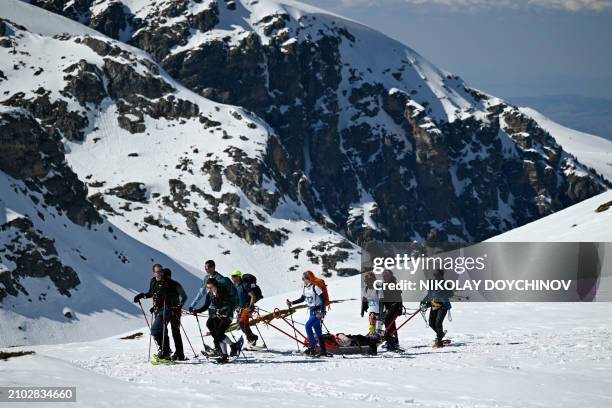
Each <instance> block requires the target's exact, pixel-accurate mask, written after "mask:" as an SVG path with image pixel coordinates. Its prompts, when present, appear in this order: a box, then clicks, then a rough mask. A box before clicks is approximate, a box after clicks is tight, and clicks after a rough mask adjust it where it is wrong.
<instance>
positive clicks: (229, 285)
mask: <svg viewBox="0 0 612 408" xmlns="http://www.w3.org/2000/svg"><path fill="white" fill-rule="evenodd" d="M217 284H218V285H220V286H223V287H224V288H225V289H226V290H227V292H228V293H229V295H230V298H231V299H232V306H231V307H232V313H233V311H234V310H236V308H237V307H238V303H239V302H238V291H237V290H236V287H235V286H234V283H233V282H232V281H231V280H230V278H228V277H227V276H223V275H221V274H219V276H217Z"/></svg>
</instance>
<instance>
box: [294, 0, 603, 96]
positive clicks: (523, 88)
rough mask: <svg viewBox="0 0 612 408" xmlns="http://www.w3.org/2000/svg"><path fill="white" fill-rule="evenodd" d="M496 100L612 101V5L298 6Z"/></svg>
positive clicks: (422, 2)
mask: <svg viewBox="0 0 612 408" xmlns="http://www.w3.org/2000/svg"><path fill="white" fill-rule="evenodd" d="M302 1H304V2H306V3H309V4H313V5H315V6H318V7H321V8H323V9H327V10H330V11H333V12H336V13H338V14H341V15H344V16H346V17H349V18H352V19H355V20H358V21H360V22H363V23H365V24H367V25H369V26H371V27H374V28H376V29H378V30H380V31H383V32H384V33H385V34H388V35H390V36H391V37H393V38H396V39H398V40H400V41H402V42H403V43H405V44H407V45H409V46H410V47H412V48H414V49H415V50H416V51H418V52H419V53H421V54H422V55H423V56H425V57H426V58H428V59H429V60H431V61H432V62H434V63H435V64H436V65H438V66H440V67H442V68H445V69H447V70H449V71H451V72H453V73H455V74H458V75H460V76H461V77H462V78H464V79H465V80H466V81H467V82H468V83H470V84H471V85H473V86H475V87H477V88H480V89H482V90H484V91H487V92H489V93H492V94H494V95H497V96H500V97H504V98H511V97H514V96H542V95H556V94H575V95H583V96H593V97H603V98H607V99H612V0H517V1H510V0H498V1H485V0H302Z"/></svg>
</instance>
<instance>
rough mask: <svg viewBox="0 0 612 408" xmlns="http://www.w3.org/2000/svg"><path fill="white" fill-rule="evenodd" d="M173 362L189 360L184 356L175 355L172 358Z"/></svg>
mask: <svg viewBox="0 0 612 408" xmlns="http://www.w3.org/2000/svg"><path fill="white" fill-rule="evenodd" d="M170 359H171V360H172V361H185V360H187V359H186V358H185V356H184V355H183V354H177V353H174V354H173V355H172V357H171V358H170Z"/></svg>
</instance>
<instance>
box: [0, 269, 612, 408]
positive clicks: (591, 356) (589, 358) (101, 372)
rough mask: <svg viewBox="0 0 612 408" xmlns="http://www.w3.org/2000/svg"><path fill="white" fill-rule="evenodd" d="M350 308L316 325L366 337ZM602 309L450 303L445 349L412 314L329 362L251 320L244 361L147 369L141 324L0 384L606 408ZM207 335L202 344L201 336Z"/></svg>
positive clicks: (352, 286)
mask: <svg viewBox="0 0 612 408" xmlns="http://www.w3.org/2000/svg"><path fill="white" fill-rule="evenodd" d="M298 292H299V289H298V287H297V286H296V287H294V288H293V291H292V292H289V293H287V294H284V295H279V296H275V297H270V298H265V299H264V300H263V301H262V305H261V307H263V308H265V309H266V310H272V309H273V308H274V307H278V306H282V304H283V303H284V299H285V298H286V297H291V298H293V297H297V295H298ZM359 293H360V291H359V280H358V279H355V278H348V279H342V280H337V281H336V282H333V283H331V284H330V295H331V296H332V297H333V298H334V299H350V298H355V297H357V296H358V295H359ZM407 306H411V305H407ZM359 310H360V304H359V301H356V300H353V301H349V302H345V303H339V304H335V305H333V307H332V310H331V311H330V312H329V314H328V316H327V317H326V325H327V327H328V328H329V330H330V331H332V332H334V333H338V332H343V333H349V334H359V333H364V332H366V331H367V318H366V317H364V318H360V317H359ZM611 311H612V307H611V305H610V304H609V303H589V304H575V303H572V304H570V303H547V304H542V303H540V304H533V303H489V304H486V305H484V304H480V303H455V304H454V307H453V309H452V317H453V318H452V322H446V325H445V327H446V328H447V329H448V336H449V337H450V338H451V339H452V343H451V346H449V347H447V348H444V349H441V350H433V349H432V348H431V339H432V337H433V332H432V331H431V329H429V328H427V327H425V324H424V322H423V320H422V319H421V318H420V317H417V318H415V319H413V320H412V321H411V322H410V323H408V324H407V325H406V326H404V328H402V330H401V331H400V332H399V338H400V344H401V346H402V347H404V348H405V349H406V352H405V353H404V354H379V355H378V356H376V357H366V356H362V355H351V356H347V357H346V358H341V357H334V358H331V359H311V358H307V357H303V356H300V355H293V354H292V353H291V352H292V351H294V350H295V347H296V345H295V342H294V341H293V340H290V339H289V338H287V337H285V336H284V335H282V334H280V333H278V332H276V331H275V330H273V329H272V328H269V327H268V328H266V327H265V326H263V325H260V330H261V332H262V334H263V336H264V337H265V339H266V342H267V344H268V346H269V347H270V348H271V349H272V350H273V351H272V352H270V353H254V352H247V353H246V354H247V357H248V359H249V362H248V363H243V362H237V363H235V364H232V365H226V366H218V365H213V364H211V363H207V362H206V361H205V360H204V361H202V362H199V361H196V360H190V361H189V362H188V364H184V365H176V366H171V367H159V366H157V367H154V366H151V365H148V364H145V361H146V358H147V348H148V341H149V339H148V336H146V333H147V331H146V326H144V323H143V327H142V328H141V329H140V331H141V332H143V333H145V335H144V336H143V337H141V338H140V339H137V340H120V339H119V337H120V336H114V337H111V338H107V339H104V340H100V341H95V342H89V343H79V344H62V345H54V346H37V347H28V348H16V349H11V351H17V350H21V349H25V350H33V351H35V352H36V354H35V355H32V356H25V357H19V358H13V359H9V360H8V361H6V362H4V361H0V369H1V370H2V373H3V374H4V375H2V376H0V386H9V385H20V386H24V385H30V384H31V385H40V384H45V385H57V386H66V385H72V386H76V387H77V402H76V403H70V404H71V406H75V407H81V406H82V407H102V406H107V405H108V403H109V401H110V398H111V397H110V396H112V400H113V401H114V404H117V403H119V404H120V405H121V406H133V405H138V406H141V405H142V406H164V407H168V408H172V407H181V408H182V407H185V406H202V405H206V406H207V407H227V406H257V407H259V406H275V405H278V406H292V407H312V406H325V407H329V406H334V407H339V408H341V407H372V406H376V407H378V406H385V405H388V404H393V405H401V406H420V407H435V408H439V407H457V406H461V407H467V408H470V407H496V406H503V407H517V408H518V407H520V408H525V407H526V408H536V407H538V408H539V407H543V406H546V407H576V406H606V404H607V402H608V401H609V399H610V397H611V394H610V391H609V390H610V386H611V385H612V383H611V380H610V376H609V375H606V373H609V372H610V370H612V365H611V361H612V360H611V358H610V357H611V356H612V342H611V341H610V340H612V327H611V325H610V319H606V318H605V316H608V315H609V314H610V312H611ZM305 318H306V315H305V312H304V311H299V312H298V313H296V315H295V321H296V322H298V323H300V322H303V321H304V320H305ZM400 319H401V320H400V321H403V319H404V317H402V318H400ZM577 322H579V323H578V324H577ZM182 323H183V325H184V326H185V329H186V331H187V333H188V336H189V339H190V340H191V343H192V344H193V346H194V348H195V350H196V352H199V351H200V349H201V348H202V343H201V340H200V338H199V332H198V328H197V324H196V322H195V319H193V318H192V317H186V318H184V319H183V320H182ZM277 323H278V324H279V325H283V324H284V323H282V322H277ZM280 327H284V326H280ZM298 328H300V329H302V326H300V325H299V324H298ZM132 333H133V332H129V333H125V334H132ZM237 335H238V333H237ZM206 342H207V343H208V344H210V338H209V337H206ZM184 343H185V346H186V347H187V348H186V353H187V355H188V356H189V357H193V352H192V351H191V349H190V348H189V345H188V344H187V342H186V341H184ZM441 385H442V386H441Z"/></svg>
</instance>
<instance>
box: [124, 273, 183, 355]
mask: <svg viewBox="0 0 612 408" xmlns="http://www.w3.org/2000/svg"><path fill="white" fill-rule="evenodd" d="M171 276H172V272H171V271H170V269H168V268H163V267H162V266H161V265H160V264H155V265H153V278H152V279H151V282H150V283H149V290H148V292H143V293H139V294H137V295H136V296H135V297H134V303H140V300H141V299H149V298H153V307H152V308H151V312H152V313H153V316H154V318H153V322H152V323H151V335H152V336H153V338H154V339H155V343H156V344H157V347H158V350H159V351H158V353H157V357H158V358H160V359H166V360H170V359H172V360H184V359H185V355H184V353H183V342H182V339H181V333H180V330H179V328H180V320H178V321H177V320H176V315H177V310H178V311H179V312H178V313H179V315H180V309H181V307H182V305H183V304H184V303H185V301H186V300H187V296H186V294H185V291H184V290H183V287H182V286H181V285H180V284H179V283H178V282H176V281H175V280H172V277H171ZM168 323H170V325H171V328H172V337H173V338H174V345H175V348H176V353H175V354H174V356H171V353H172V352H171V350H170V340H169V338H168Z"/></svg>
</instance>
